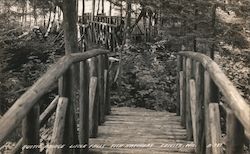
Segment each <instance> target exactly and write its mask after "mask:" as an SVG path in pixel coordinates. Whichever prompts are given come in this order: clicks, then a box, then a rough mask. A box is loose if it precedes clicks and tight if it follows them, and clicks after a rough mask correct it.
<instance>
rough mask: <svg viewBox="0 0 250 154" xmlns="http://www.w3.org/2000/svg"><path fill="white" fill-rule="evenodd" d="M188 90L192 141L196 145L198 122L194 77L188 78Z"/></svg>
mask: <svg viewBox="0 0 250 154" xmlns="http://www.w3.org/2000/svg"><path fill="white" fill-rule="evenodd" d="M189 88H190V89H189V90H190V93H189V94H190V95H189V98H190V106H191V117H192V128H193V138H194V143H195V144H196V145H197V144H199V143H198V137H197V125H198V123H199V121H198V117H197V113H198V108H197V107H198V103H197V100H196V93H197V91H196V83H195V80H194V79H191V80H189Z"/></svg>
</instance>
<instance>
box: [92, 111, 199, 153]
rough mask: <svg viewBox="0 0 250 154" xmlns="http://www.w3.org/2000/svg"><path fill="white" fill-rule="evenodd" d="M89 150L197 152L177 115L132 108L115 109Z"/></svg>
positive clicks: (114, 151)
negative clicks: (188, 139)
mask: <svg viewBox="0 0 250 154" xmlns="http://www.w3.org/2000/svg"><path fill="white" fill-rule="evenodd" d="M90 146H92V147H91V148H90V152H89V153H92V154H101V153H103V154H163V153H164V154H182V153H183V154H184V153H185V154H186V153H194V149H195V148H194V144H193V142H192V141H187V140H186V130H185V129H184V128H183V127H182V126H181V125H180V117H179V116H176V114H175V113H169V112H157V111H153V110H149V109H144V108H129V107H120V108H112V110H111V115H109V116H106V122H105V123H104V124H103V125H102V126H99V130H98V137H97V138H92V139H90Z"/></svg>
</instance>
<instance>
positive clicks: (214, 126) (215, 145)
mask: <svg viewBox="0 0 250 154" xmlns="http://www.w3.org/2000/svg"><path fill="white" fill-rule="evenodd" d="M209 125H210V130H209V135H210V137H211V145H209V146H210V147H211V148H212V153H213V154H221V153H222V144H221V126H220V111H219V105H218V104H217V103H210V104H209Z"/></svg>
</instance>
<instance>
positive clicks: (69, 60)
mask: <svg viewBox="0 0 250 154" xmlns="http://www.w3.org/2000/svg"><path fill="white" fill-rule="evenodd" d="M107 53H108V51H107V50H104V49H93V50H89V51H87V52H84V53H74V54H70V55H65V56H64V57H62V58H61V59H59V60H58V62H57V63H55V64H54V65H53V66H51V67H50V69H49V70H48V71H47V72H46V73H45V74H44V75H43V76H42V77H40V78H39V79H38V81H36V82H35V83H34V84H33V86H32V87H31V88H30V89H29V90H28V91H26V92H25V93H24V94H23V95H22V96H21V97H20V98H19V99H17V100H16V101H15V103H14V104H13V106H12V107H11V108H10V109H9V110H8V111H7V112H6V113H5V114H4V115H3V117H2V118H1V119H0V145H1V144H2V142H3V141H4V140H5V139H6V137H7V136H8V135H9V134H10V133H11V132H12V131H13V130H14V129H15V128H16V127H17V126H18V125H19V124H20V122H21V121H22V119H24V117H25V116H26V115H27V114H28V112H29V111H30V110H31V108H32V107H33V106H34V105H35V104H37V102H38V100H39V99H40V98H41V97H42V96H43V95H44V94H46V93H47V91H48V89H49V88H50V87H51V86H52V85H53V84H54V83H55V82H56V81H57V80H58V79H59V78H60V77H61V76H62V75H63V74H64V73H65V72H66V71H67V70H68V68H69V67H70V66H71V65H72V64H73V63H77V62H80V61H84V60H86V59H89V58H92V57H95V56H97V55H101V54H107Z"/></svg>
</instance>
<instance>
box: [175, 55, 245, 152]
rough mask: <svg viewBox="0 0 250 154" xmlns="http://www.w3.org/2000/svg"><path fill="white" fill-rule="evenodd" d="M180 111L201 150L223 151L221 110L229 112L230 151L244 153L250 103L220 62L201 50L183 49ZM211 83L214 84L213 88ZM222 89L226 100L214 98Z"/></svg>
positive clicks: (227, 144) (179, 82) (179, 90)
mask: <svg viewBox="0 0 250 154" xmlns="http://www.w3.org/2000/svg"><path fill="white" fill-rule="evenodd" d="M177 66H178V74H177V76H178V79H177V87H178V90H177V91H178V94H177V96H178V99H177V100H178V103H177V114H179V115H181V119H182V120H181V121H182V125H183V126H184V127H185V128H186V129H187V138H188V139H189V140H192V139H193V140H194V143H195V144H196V152H197V153H213V154H218V153H222V152H223V150H222V139H221V135H222V134H221V125H220V119H221V116H220V112H222V111H221V110H222V109H224V110H225V111H226V113H227V115H226V129H227V130H226V134H227V137H226V140H227V141H226V151H227V153H228V154H236V153H237V154H240V153H243V146H244V144H245V141H246V140H247V138H248V139H250V134H249V133H250V105H249V103H247V102H246V101H245V100H244V99H243V98H242V97H241V95H240V94H239V92H238V91H237V89H236V88H235V87H234V86H233V84H232V82H230V81H229V79H228V78H227V77H226V76H225V74H224V73H223V71H222V70H221V69H220V68H219V66H218V65H217V64H216V63H215V62H214V61H213V60H212V59H211V58H210V57H208V56H206V55H204V54H201V53H197V52H189V51H186V52H184V51H183V52H179V53H178V58H177ZM211 86H214V87H213V88H212V87H211ZM216 88H217V89H218V90H219V91H220V92H221V94H222V95H223V96H224V97H225V99H226V103H225V104H224V105H223V104H222V103H219V102H216V101H214V100H213V97H214V96H215V95H218V92H219V91H218V90H214V89H216Z"/></svg>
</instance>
